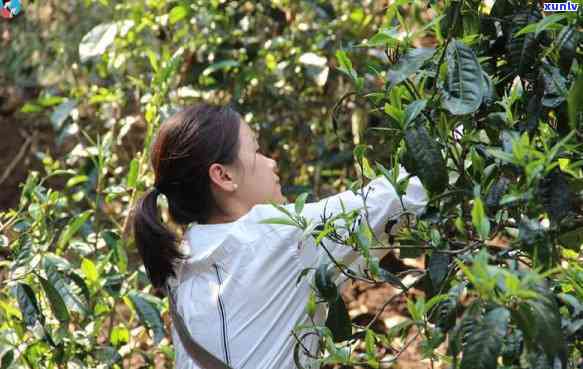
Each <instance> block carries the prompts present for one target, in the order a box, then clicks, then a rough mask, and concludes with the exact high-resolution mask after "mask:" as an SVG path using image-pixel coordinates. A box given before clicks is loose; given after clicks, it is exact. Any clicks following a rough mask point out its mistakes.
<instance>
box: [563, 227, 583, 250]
mask: <svg viewBox="0 0 583 369" xmlns="http://www.w3.org/2000/svg"><path fill="white" fill-rule="evenodd" d="M559 242H560V243H561V244H562V245H564V246H565V247H567V248H569V249H571V250H574V251H577V252H578V251H579V250H581V246H583V227H581V228H577V229H575V230H572V231H569V232H566V233H563V234H561V235H560V236H559Z"/></svg>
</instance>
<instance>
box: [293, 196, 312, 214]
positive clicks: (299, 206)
mask: <svg viewBox="0 0 583 369" xmlns="http://www.w3.org/2000/svg"><path fill="white" fill-rule="evenodd" d="M308 195H309V193H308V192H304V193H303V194H301V195H299V196H298V197H297V198H296V202H295V204H294V208H295V211H296V213H298V214H301V212H302V210H304V204H305V203H306V198H307V197H308Z"/></svg>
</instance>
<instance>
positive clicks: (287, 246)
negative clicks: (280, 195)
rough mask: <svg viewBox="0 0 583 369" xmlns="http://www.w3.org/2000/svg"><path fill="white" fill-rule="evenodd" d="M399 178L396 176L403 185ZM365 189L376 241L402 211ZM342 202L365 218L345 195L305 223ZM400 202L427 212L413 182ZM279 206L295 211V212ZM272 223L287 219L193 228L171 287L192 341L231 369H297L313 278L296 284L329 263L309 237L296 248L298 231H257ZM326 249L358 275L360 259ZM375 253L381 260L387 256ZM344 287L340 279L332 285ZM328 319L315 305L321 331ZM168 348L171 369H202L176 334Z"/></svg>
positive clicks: (312, 344) (325, 203)
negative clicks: (298, 336) (299, 330)
mask: <svg viewBox="0 0 583 369" xmlns="http://www.w3.org/2000/svg"><path fill="white" fill-rule="evenodd" d="M404 175H406V173H405V171H404V170H403V169H401V175H400V177H403V176H404ZM368 187H371V188H372V190H371V192H369V195H368V197H367V199H366V204H367V208H368V213H369V221H370V225H371V226H372V229H373V231H374V232H375V234H376V235H377V237H379V238H380V237H381V235H382V234H383V233H384V227H385V224H386V223H387V221H388V220H389V219H394V218H397V217H398V216H399V215H400V214H401V213H400V211H401V210H402V207H401V203H400V201H399V199H398V197H397V195H396V193H395V190H394V189H393V187H392V185H391V184H390V183H389V182H388V181H387V179H386V178H384V177H382V176H381V177H378V178H376V179H374V180H372V181H371V182H370V183H369V184H368V185H367V186H365V187H364V193H367V190H368ZM340 200H341V201H342V202H343V204H344V207H345V209H346V210H347V211H349V210H353V209H362V210H361V215H362V214H364V207H363V202H362V198H361V197H360V196H358V195H355V194H354V193H352V192H351V191H345V192H342V193H339V194H337V195H334V196H331V197H328V198H326V199H323V200H321V201H319V202H315V203H307V204H305V206H304V209H303V211H302V215H303V216H304V217H306V218H307V219H311V220H313V221H316V222H319V221H320V220H321V218H320V216H321V215H322V214H324V207H326V215H330V214H338V213H340V212H341V211H342V207H341V204H340ZM403 202H404V205H405V208H406V209H407V210H408V211H411V212H414V213H416V214H419V213H421V212H422V211H423V210H424V207H425V204H426V203H427V197H426V192H425V190H424V189H423V187H422V186H421V184H420V182H419V180H418V178H417V177H413V178H411V180H410V182H409V187H408V189H407V193H406V195H405V196H404V197H403ZM284 206H285V207H286V208H287V209H288V210H289V211H291V212H293V211H294V210H293V209H294V205H293V204H287V205H284ZM273 217H285V215H284V214H283V213H281V212H280V211H279V210H277V209H276V208H275V207H273V206H272V205H266V204H262V205H256V206H254V207H253V208H252V209H251V210H250V211H249V212H248V213H247V214H246V215H244V216H243V217H241V218H239V219H238V220H237V221H235V222H232V223H222V224H207V225H199V224H193V225H192V226H191V227H190V228H189V229H188V231H187V232H186V235H185V242H184V243H183V247H187V248H189V249H190V250H192V252H191V253H190V254H189V255H190V257H189V258H188V259H187V260H186V261H185V262H183V263H181V264H180V267H179V268H178V272H177V279H172V280H171V282H170V283H172V284H173V285H174V286H175V289H176V298H177V310H178V312H179V313H180V314H182V316H183V319H184V321H185V323H186V325H187V328H188V330H189V331H190V334H191V336H192V337H193V338H194V340H196V341H197V342H198V343H199V344H201V345H202V346H204V347H205V348H206V349H207V350H209V351H210V352H211V353H213V354H214V355H215V356H217V357H218V358H220V359H221V360H223V361H224V362H226V363H228V364H229V365H230V366H231V367H232V368H233V369H293V368H295V364H294V360H293V347H294V343H295V339H294V337H293V336H292V335H291V331H292V329H293V328H294V327H296V326H297V325H300V324H309V323H310V320H309V317H308V315H307V313H306V310H305V306H306V303H307V301H308V296H309V294H310V289H311V287H310V284H312V276H313V271H310V273H309V274H308V276H307V278H306V277H304V278H302V280H301V282H300V283H299V284H297V285H296V280H297V278H298V275H299V273H300V272H301V271H302V270H303V269H305V268H307V267H318V265H319V264H320V263H321V261H324V260H328V259H329V257H328V255H326V253H325V251H324V250H323V248H322V247H316V245H315V243H314V241H315V240H314V238H313V237H309V238H308V239H306V240H305V241H304V242H300V239H301V237H302V232H303V231H302V230H301V229H300V228H297V227H293V226H289V225H273V224H260V223H259V222H260V221H261V220H263V219H266V218H273ZM337 224H343V223H340V221H339V223H337ZM344 235H346V232H345V233H344ZM324 243H325V244H326V245H327V248H328V249H329V250H330V251H331V252H332V254H333V255H334V257H335V258H336V259H337V260H338V261H343V262H345V263H346V264H348V265H351V267H352V268H355V267H356V268H355V269H354V270H358V265H357V264H358V263H362V261H363V260H362V259H363V258H362V257H358V254H356V253H355V252H353V251H352V249H351V248H350V247H348V246H342V245H338V244H335V243H333V242H332V241H330V240H325V241H324ZM186 250H188V249H186ZM373 251H374V254H375V255H376V256H379V257H382V256H383V255H385V254H386V253H387V251H388V250H373ZM343 280H344V279H343V278H337V283H340V282H341V281H343ZM325 316H326V312H325V306H324V304H319V305H318V309H317V311H316V315H315V323H316V324H319V325H324V321H325ZM172 340H173V343H174V346H175V350H176V368H178V369H199V368H198V366H197V365H196V364H194V362H193V361H192V360H191V359H190V358H189V357H188V354H187V353H186V351H185V350H184V348H183V346H182V343H181V342H180V340H179V338H178V335H177V332H176V330H175V329H174V327H173V328H172ZM303 342H304V344H305V345H306V346H307V347H308V348H309V349H310V350H311V352H313V353H315V352H317V346H316V345H317V339H316V337H315V336H314V335H311V336H309V337H308V338H307V339H306V340H304V341H303ZM300 351H301V350H300ZM301 361H302V362H303V363H304V365H306V366H307V367H309V366H311V365H313V364H311V363H310V360H308V359H307V358H305V357H304V356H303V355H302V356H301Z"/></svg>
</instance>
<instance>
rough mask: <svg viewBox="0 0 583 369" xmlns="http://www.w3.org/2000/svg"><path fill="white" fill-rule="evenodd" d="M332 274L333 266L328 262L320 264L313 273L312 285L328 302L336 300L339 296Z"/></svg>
mask: <svg viewBox="0 0 583 369" xmlns="http://www.w3.org/2000/svg"><path fill="white" fill-rule="evenodd" d="M333 274H334V266H332V265H331V264H330V263H322V264H320V266H319V267H318V269H317V270H316V273H315V274H314V285H315V286H316V289H317V290H318V294H319V295H320V296H321V297H322V298H324V299H326V300H327V301H328V302H332V301H336V300H337V299H338V298H339V296H340V294H339V293H338V287H336V284H334V281H333V280H332V276H333Z"/></svg>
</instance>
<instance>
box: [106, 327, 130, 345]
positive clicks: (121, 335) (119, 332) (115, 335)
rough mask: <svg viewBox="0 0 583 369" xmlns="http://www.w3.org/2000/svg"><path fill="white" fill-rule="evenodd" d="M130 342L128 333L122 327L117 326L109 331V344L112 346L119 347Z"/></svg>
mask: <svg viewBox="0 0 583 369" xmlns="http://www.w3.org/2000/svg"><path fill="white" fill-rule="evenodd" d="M129 341H130V331H129V330H128V329H127V328H126V327H124V326H123V325H118V326H117V327H114V328H113V329H112V330H111V335H110V336H109V342H111V344H112V345H114V346H121V345H124V344H126V343H128V342H129Z"/></svg>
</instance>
